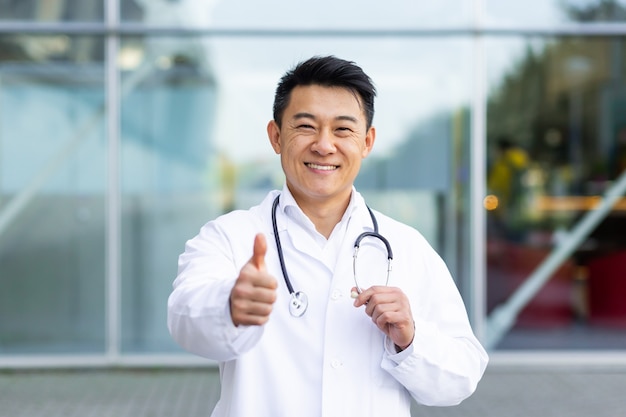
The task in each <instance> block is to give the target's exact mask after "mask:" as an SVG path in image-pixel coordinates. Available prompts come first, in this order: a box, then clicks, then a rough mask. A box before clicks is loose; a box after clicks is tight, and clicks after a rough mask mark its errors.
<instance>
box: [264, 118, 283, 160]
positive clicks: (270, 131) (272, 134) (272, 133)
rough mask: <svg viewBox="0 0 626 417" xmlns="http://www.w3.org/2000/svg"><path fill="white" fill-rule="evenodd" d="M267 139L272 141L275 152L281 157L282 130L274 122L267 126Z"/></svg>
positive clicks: (271, 121)
mask: <svg viewBox="0 0 626 417" xmlns="http://www.w3.org/2000/svg"><path fill="white" fill-rule="evenodd" d="M267 137H268V138H269V140H270V144H271V145H272V148H273V149H274V152H276V153H277V154H278V155H280V128H279V127H278V125H277V124H276V121H274V120H270V122H269V123H268V124H267Z"/></svg>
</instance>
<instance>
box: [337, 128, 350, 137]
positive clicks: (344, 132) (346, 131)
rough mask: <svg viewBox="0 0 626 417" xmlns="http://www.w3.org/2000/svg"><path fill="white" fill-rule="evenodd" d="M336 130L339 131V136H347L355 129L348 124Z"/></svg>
mask: <svg viewBox="0 0 626 417" xmlns="http://www.w3.org/2000/svg"><path fill="white" fill-rule="evenodd" d="M335 132H337V133H336V134H337V136H347V135H350V134H351V133H352V132H353V130H352V129H351V128H349V127H347V126H339V127H338V128H337V129H335Z"/></svg>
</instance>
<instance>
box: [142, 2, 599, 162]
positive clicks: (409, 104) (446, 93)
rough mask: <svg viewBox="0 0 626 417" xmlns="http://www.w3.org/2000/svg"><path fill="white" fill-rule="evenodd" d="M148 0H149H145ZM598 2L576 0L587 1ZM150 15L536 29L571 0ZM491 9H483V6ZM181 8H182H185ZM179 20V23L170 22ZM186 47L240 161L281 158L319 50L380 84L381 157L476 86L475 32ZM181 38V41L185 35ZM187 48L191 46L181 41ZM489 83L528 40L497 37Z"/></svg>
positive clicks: (275, 26) (161, 5)
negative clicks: (281, 95)
mask: <svg viewBox="0 0 626 417" xmlns="http://www.w3.org/2000/svg"><path fill="white" fill-rule="evenodd" d="M140 1H141V0H140ZM590 2H592V0H576V1H570V2H569V3H570V4H577V5H585V4H589V3H590ZM142 3H144V4H143V6H144V7H145V8H146V9H150V10H151V11H150V10H149V11H148V13H146V15H145V18H146V21H147V22H149V23H155V24H166V23H169V24H176V25H181V26H187V27H198V26H200V27H210V28H212V29H228V30H234V31H236V30H238V29H241V30H251V29H263V30H274V31H280V30H281V29H283V30H291V31H294V30H316V31H317V30H324V29H329V30H363V31H365V30H372V29H373V30H402V29H409V30H410V29H419V28H428V27H431V28H432V27H437V28H446V27H448V28H450V27H457V28H467V27H471V25H472V19H473V18H474V16H476V15H482V16H483V17H484V19H483V22H485V23H486V24H488V25H491V24H493V25H496V26H497V27H502V26H504V25H511V26H513V27H530V26H531V25H534V26H542V25H544V26H545V25H549V24H557V23H561V22H564V20H565V17H564V14H563V12H562V10H561V4H562V0H525V1H502V0H476V1H474V0H440V1H436V2H408V1H405V0H386V1H384V2H381V1H380V0H358V1H357V0H351V1H341V2H337V1H336V0H318V1H316V2H315V3H314V4H313V3H310V2H306V3H305V2H298V1H284V0H266V1H256V0H228V1H220V0H212V1H206V0H180V1H178V2H169V1H165V0H161V1H155V0H151V1H145V0H143V1H142ZM476 7H484V11H483V12H482V13H474V12H475V8H476ZM177 8H178V9H177ZM168 21H169V22H168ZM184 42H189V43H190V44H192V43H195V44H196V45H195V47H193V48H190V47H189V45H186V47H185V49H187V50H192V51H194V55H196V56H198V55H200V54H202V55H205V56H206V57H208V58H207V59H206V60H205V62H207V63H210V64H208V65H210V66H211V70H212V71H213V72H214V73H215V76H216V79H217V82H218V86H219V91H218V94H219V101H218V115H217V116H218V119H217V120H218V121H217V123H218V126H217V127H216V129H215V130H214V132H217V136H216V137H215V138H214V142H215V145H216V146H217V147H218V148H219V149H221V150H223V151H224V152H225V153H226V154H228V155H229V156H230V157H231V158H235V159H237V160H239V161H246V160H257V161H258V160H265V159H273V152H272V150H271V148H270V147H269V144H268V143H267V136H266V133H265V128H266V125H267V122H268V120H269V119H270V118H271V107H272V101H273V94H274V89H275V86H276V83H277V81H278V80H279V78H280V76H281V75H282V74H283V73H284V71H285V70H287V69H288V68H290V67H292V66H293V65H294V64H295V63H296V62H298V61H301V60H302V59H306V58H308V57H310V56H312V55H325V54H334V55H337V56H339V57H342V58H346V59H349V60H353V61H355V62H356V63H357V64H359V65H360V66H362V67H363V69H364V70H365V71H366V72H367V73H368V74H369V75H370V76H371V77H372V79H373V80H374V82H375V84H376V86H377V88H378V92H379V95H378V99H377V105H376V116H375V120H374V123H375V125H376V127H377V130H378V141H377V144H376V152H377V153H378V154H379V155H380V154H381V153H385V152H387V151H389V150H390V149H391V147H392V146H394V145H396V144H397V143H398V142H400V141H402V140H404V139H406V132H407V131H409V130H410V129H411V128H414V127H415V125H417V124H418V123H419V122H420V121H423V120H426V119H428V118H429V117H432V116H433V115H436V114H438V113H440V112H441V111H442V110H445V111H447V112H452V111H455V110H458V109H459V108H461V107H464V106H468V105H469V103H470V100H471V94H472V69H473V62H472V59H473V57H474V56H473V49H472V47H473V46H472V45H473V43H472V39H471V38H470V37H467V36H466V37H454V36H443V37H439V38H434V37H426V36H424V37H413V38H410V37H403V36H396V37H393V36H388V37H356V36H354V37H348V36H340V37H330V36H328V37H326V36H321V37H310V36H309V37H307V36H304V35H302V36H294V35H290V36H285V37H280V36H260V35H258V34H257V35H256V36H248V37H244V36H215V37H211V38H208V40H205V41H195V40H193V39H190V40H189V41H184ZM177 43H178V42H177ZM178 45H179V46H180V45H181V44H180V43H178ZM486 45H487V51H486V52H487V61H488V66H487V68H488V73H487V82H488V86H489V88H491V87H493V86H495V85H497V84H498V82H499V80H500V79H501V77H502V75H503V74H505V73H506V72H507V71H509V70H511V68H512V67H513V66H514V65H515V63H516V62H518V61H519V59H520V56H521V55H522V54H523V53H524V49H525V45H526V43H525V40H523V39H521V38H519V37H504V38H499V39H498V40H497V41H495V42H492V41H488V42H487V43H486Z"/></svg>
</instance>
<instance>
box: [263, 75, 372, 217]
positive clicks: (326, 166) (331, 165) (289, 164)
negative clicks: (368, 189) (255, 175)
mask: <svg viewBox="0 0 626 417" xmlns="http://www.w3.org/2000/svg"><path fill="white" fill-rule="evenodd" d="M357 97H358V96H357V95H355V94H354V93H352V91H350V90H348V89H346V88H341V87H324V86H320V85H309V86H298V87H296V88H294V89H293V90H292V92H291V96H290V99H289V104H288V106H287V107H286V108H285V111H284V113H283V117H282V121H281V126H280V127H279V126H278V124H277V123H276V122H275V121H274V120H272V121H270V122H269V124H268V126H267V132H268V136H269V139H270V142H271V144H272V148H274V151H275V152H276V153H277V154H280V159H281V163H282V167H283V171H284V172H285V176H286V179H287V186H288V187H289V191H291V193H292V194H293V196H294V198H295V199H296V201H297V202H298V204H299V205H300V207H301V208H303V209H304V208H305V207H307V206H311V205H320V204H321V205H325V206H327V205H329V204H330V205H334V204H337V205H338V206H340V205H344V206H347V204H348V201H349V199H350V193H351V191H352V184H353V183H354V180H355V178H356V176H357V174H358V173H359V169H360V168H361V160H362V159H363V158H365V157H366V156H367V155H368V154H369V152H370V150H371V149H372V146H373V145H374V139H375V136H376V131H375V129H374V127H370V128H369V129H367V126H366V119H365V114H364V112H363V108H362V106H361V103H360V102H359V99H358V98H357ZM344 208H345V207H344Z"/></svg>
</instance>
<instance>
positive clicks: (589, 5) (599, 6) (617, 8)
mask: <svg viewBox="0 0 626 417" xmlns="http://www.w3.org/2000/svg"><path fill="white" fill-rule="evenodd" d="M486 14H487V19H488V20H489V21H490V22H493V23H497V24H511V25H513V26H520V25H522V26H532V25H541V26H545V25H555V24H558V23H567V22H589V23H590V22H623V21H626V1H625V0H529V1H525V2H510V1H507V2H504V1H500V0H486Z"/></svg>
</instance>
